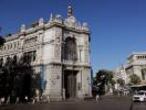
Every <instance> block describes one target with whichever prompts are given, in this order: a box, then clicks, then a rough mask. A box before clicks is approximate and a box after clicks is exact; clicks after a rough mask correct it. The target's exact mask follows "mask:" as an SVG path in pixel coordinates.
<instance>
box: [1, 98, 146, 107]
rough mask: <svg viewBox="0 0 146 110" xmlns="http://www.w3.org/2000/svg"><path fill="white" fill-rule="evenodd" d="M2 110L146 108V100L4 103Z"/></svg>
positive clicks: (116, 99) (120, 99)
mask: <svg viewBox="0 0 146 110" xmlns="http://www.w3.org/2000/svg"><path fill="white" fill-rule="evenodd" d="M0 110H146V102H142V103H141V102H132V101H131V98H130V97H115V96H114V97H113V96H106V97H103V98H102V99H101V100H100V101H98V102H96V101H95V100H94V99H92V100H86V101H64V102H51V103H46V104H44V103H43V104H40V103H37V104H15V105H2V106H0Z"/></svg>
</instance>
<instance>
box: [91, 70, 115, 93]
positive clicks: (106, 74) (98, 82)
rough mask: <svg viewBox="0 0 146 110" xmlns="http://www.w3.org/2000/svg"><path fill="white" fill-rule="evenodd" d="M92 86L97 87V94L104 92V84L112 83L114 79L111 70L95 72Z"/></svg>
mask: <svg viewBox="0 0 146 110" xmlns="http://www.w3.org/2000/svg"><path fill="white" fill-rule="evenodd" d="M93 84H94V86H96V87H97V88H98V90H97V92H98V93H99V94H104V93H105V86H106V85H107V86H108V85H112V86H113V85H114V84H115V81H114V80H113V72H112V71H109V70H99V71H98V73H96V78H95V79H94V82H93Z"/></svg>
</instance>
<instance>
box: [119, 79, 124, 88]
mask: <svg viewBox="0 0 146 110" xmlns="http://www.w3.org/2000/svg"><path fill="white" fill-rule="evenodd" d="M117 83H118V84H119V85H120V86H121V87H124V85H125V81H124V80H123V79H122V78H119V79H117Z"/></svg>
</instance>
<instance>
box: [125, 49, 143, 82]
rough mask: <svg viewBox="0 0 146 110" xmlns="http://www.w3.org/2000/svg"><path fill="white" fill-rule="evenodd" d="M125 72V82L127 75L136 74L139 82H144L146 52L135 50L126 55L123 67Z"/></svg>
mask: <svg viewBox="0 0 146 110" xmlns="http://www.w3.org/2000/svg"><path fill="white" fill-rule="evenodd" d="M125 70H126V73H127V76H128V77H127V82H129V80H130V79H129V76H130V75H132V74H136V75H137V76H139V77H140V79H141V84H146V52H135V53H132V54H131V55H130V56H129V57H128V62H127V66H126V68H125Z"/></svg>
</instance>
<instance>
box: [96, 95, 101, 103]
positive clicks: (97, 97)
mask: <svg viewBox="0 0 146 110" xmlns="http://www.w3.org/2000/svg"><path fill="white" fill-rule="evenodd" d="M99 100H100V96H99V94H96V101H97V102H98V101H99Z"/></svg>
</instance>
